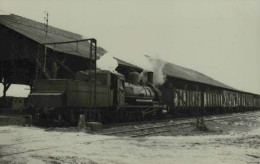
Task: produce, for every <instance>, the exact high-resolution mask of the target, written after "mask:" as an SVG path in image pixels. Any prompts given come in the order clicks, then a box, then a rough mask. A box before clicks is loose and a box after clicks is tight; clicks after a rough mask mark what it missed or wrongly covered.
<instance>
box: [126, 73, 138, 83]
mask: <svg viewBox="0 0 260 164" xmlns="http://www.w3.org/2000/svg"><path fill="white" fill-rule="evenodd" d="M128 82H130V83H132V84H138V83H139V73H138V72H130V73H129V74H128Z"/></svg>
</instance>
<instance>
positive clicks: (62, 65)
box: [54, 57, 75, 77]
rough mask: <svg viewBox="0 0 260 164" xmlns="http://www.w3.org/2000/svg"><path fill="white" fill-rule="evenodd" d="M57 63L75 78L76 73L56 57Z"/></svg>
mask: <svg viewBox="0 0 260 164" xmlns="http://www.w3.org/2000/svg"><path fill="white" fill-rule="evenodd" d="M54 59H55V61H56V62H57V63H58V64H59V65H60V66H61V67H62V68H64V69H65V70H67V71H68V72H69V73H70V74H71V75H72V76H73V77H75V73H74V72H73V71H72V70H71V69H70V68H69V67H68V66H66V65H65V64H64V62H65V61H64V60H63V61H60V60H59V59H57V58H56V57H54Z"/></svg>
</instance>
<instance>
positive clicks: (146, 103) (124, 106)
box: [28, 70, 166, 124]
mask: <svg viewBox="0 0 260 164" xmlns="http://www.w3.org/2000/svg"><path fill="white" fill-rule="evenodd" d="M147 76H148V78H147V79H150V81H147V82H140V81H139V74H138V73H137V72H130V73H129V76H128V79H127V81H126V79H125V77H124V76H123V75H122V74H119V73H115V72H110V71H105V70H98V71H97V72H96V73H94V72H93V71H91V70H89V71H79V72H77V73H76V75H75V79H51V80H46V79H41V80H36V81H35V82H34V85H33V88H32V92H31V94H30V95H29V96H28V105H29V107H30V109H31V111H32V115H33V121H34V122H40V121H41V120H47V121H48V122H50V121H51V122H57V123H61V124H67V123H69V124H75V123H77V121H78V117H79V115H80V114H84V115H85V118H86V120H89V121H91V120H95V121H101V122H104V123H107V122H113V121H129V120H142V119H146V118H153V117H157V116H162V114H163V112H165V109H166V107H165V106H164V105H161V103H160V102H161V101H160V99H161V92H160V91H159V89H158V88H157V87H155V85H153V84H152V81H151V79H152V77H151V76H152V73H148V74H147Z"/></svg>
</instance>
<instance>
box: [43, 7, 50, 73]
mask: <svg viewBox="0 0 260 164" xmlns="http://www.w3.org/2000/svg"><path fill="white" fill-rule="evenodd" d="M44 13H45V14H46V16H45V17H44V19H45V21H46V23H45V24H44V25H45V43H47V37H48V21H49V14H48V12H44ZM46 61H47V46H46V45H45V48H44V64H43V72H46Z"/></svg>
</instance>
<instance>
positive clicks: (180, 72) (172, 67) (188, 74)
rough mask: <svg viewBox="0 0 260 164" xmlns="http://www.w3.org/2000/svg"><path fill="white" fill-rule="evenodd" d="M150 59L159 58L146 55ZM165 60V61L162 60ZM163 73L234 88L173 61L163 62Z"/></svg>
mask: <svg viewBox="0 0 260 164" xmlns="http://www.w3.org/2000/svg"><path fill="white" fill-rule="evenodd" d="M146 57H148V58H149V59H151V60H160V59H156V58H153V57H150V56H147V55H146ZM163 62H165V61H163ZM163 74H164V75H166V76H171V77H175V78H179V79H183V80H188V81H193V82H199V83H204V84H208V85H211V86H216V87H221V88H226V89H231V90H236V89H235V88H232V87H230V86H228V85H226V84H224V83H221V82H219V81H217V80H215V79H213V78H211V77H209V76H206V75H204V74H202V73H200V72H197V71H195V70H192V69H188V68H185V67H181V66H178V65H176V64H173V63H169V62H165V65H164V67H163Z"/></svg>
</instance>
